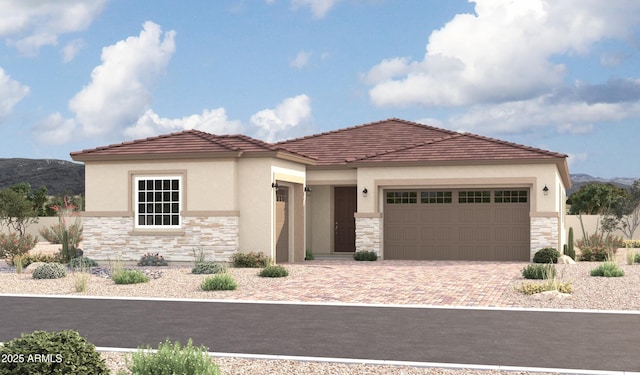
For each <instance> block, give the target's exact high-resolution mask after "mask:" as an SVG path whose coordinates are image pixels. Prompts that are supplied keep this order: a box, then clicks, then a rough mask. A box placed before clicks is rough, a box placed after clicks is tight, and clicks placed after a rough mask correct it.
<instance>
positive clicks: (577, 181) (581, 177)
mask: <svg viewBox="0 0 640 375" xmlns="http://www.w3.org/2000/svg"><path fill="white" fill-rule="evenodd" d="M570 176H571V185H572V186H571V189H569V190H567V195H571V193H573V192H574V191H576V190H578V189H580V188H581V187H582V186H584V185H586V184H588V183H591V182H600V183H603V184H607V183H610V184H613V185H615V186H618V187H621V188H625V189H628V188H629V187H630V186H631V185H632V184H633V181H635V180H637V178H633V177H614V178H602V177H593V176H590V175H588V174H584V173H576V174H571V175H570Z"/></svg>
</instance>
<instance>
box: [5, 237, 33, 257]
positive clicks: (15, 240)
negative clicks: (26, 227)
mask: <svg viewBox="0 0 640 375" xmlns="http://www.w3.org/2000/svg"><path fill="white" fill-rule="evenodd" d="M37 243H38V239H37V238H36V237H35V236H32V235H30V234H25V235H23V236H20V235H18V234H16V233H14V232H11V233H9V234H6V233H0V258H5V257H6V258H13V257H15V256H16V255H24V254H26V253H28V252H29V250H31V249H33V248H34V247H35V246H36V244H37Z"/></svg>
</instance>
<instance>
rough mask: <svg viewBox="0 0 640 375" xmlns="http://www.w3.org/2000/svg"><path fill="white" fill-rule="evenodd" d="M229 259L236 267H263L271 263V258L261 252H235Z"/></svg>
mask: <svg viewBox="0 0 640 375" xmlns="http://www.w3.org/2000/svg"><path fill="white" fill-rule="evenodd" d="M231 261H232V262H233V266H234V267H238V268H263V267H266V266H268V265H269V264H270V263H271V259H270V258H269V257H268V256H266V255H265V254H264V253H262V252H259V253H255V252H250V253H235V254H233V256H232V257H231Z"/></svg>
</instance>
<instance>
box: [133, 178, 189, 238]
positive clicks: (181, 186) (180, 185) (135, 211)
mask: <svg viewBox="0 0 640 375" xmlns="http://www.w3.org/2000/svg"><path fill="white" fill-rule="evenodd" d="M140 180H154V181H155V180H178V225H140V224H138V215H139V212H138V204H139V202H138V193H139V191H138V182H139V181H140ZM183 190H184V184H183V181H182V176H181V175H162V174H160V175H144V176H136V175H134V176H133V225H134V228H135V229H137V230H145V229H148V230H176V229H182V207H183V206H182V202H183V195H184V194H183ZM154 203H155V201H154ZM154 215H155V213H154Z"/></svg>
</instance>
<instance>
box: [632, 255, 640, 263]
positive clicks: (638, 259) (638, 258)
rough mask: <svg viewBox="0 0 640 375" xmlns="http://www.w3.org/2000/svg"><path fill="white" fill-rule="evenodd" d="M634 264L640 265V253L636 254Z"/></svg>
mask: <svg viewBox="0 0 640 375" xmlns="http://www.w3.org/2000/svg"><path fill="white" fill-rule="evenodd" d="M633 262H634V263H640V253H636V254H635V256H634V258H633Z"/></svg>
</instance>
